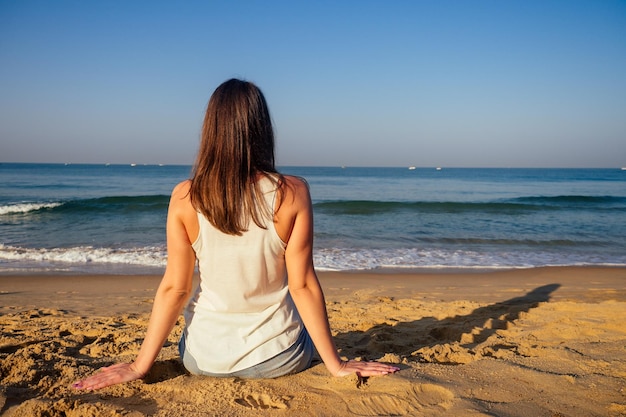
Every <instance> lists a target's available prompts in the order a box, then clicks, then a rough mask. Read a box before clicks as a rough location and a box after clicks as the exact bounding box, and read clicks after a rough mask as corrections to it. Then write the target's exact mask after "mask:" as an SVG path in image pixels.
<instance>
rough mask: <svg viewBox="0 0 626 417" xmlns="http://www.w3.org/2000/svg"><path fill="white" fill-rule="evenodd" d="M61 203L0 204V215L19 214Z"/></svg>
mask: <svg viewBox="0 0 626 417" xmlns="http://www.w3.org/2000/svg"><path fill="white" fill-rule="evenodd" d="M60 205H61V203H17V204H8V205H6V206H0V216H2V215H6V214H20V213H28V212H31V211H37V210H41V209H49V208H54V207H58V206H60Z"/></svg>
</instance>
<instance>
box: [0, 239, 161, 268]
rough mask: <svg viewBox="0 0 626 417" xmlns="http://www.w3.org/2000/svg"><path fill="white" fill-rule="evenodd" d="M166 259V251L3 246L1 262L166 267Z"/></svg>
mask: <svg viewBox="0 0 626 417" xmlns="http://www.w3.org/2000/svg"><path fill="white" fill-rule="evenodd" d="M166 259H167V255H166V252H165V250H164V249H163V248H156V247H145V248H132V249H112V248H94V247H90V246H78V247H73V248H52V249H25V248H16V247H12V246H5V245H3V244H0V260H5V261H21V262H26V263H29V264H33V263H40V264H45V263H50V262H53V263H66V264H74V265H75V264H90V263H100V264H106V263H108V264H123V265H141V266H150V267H164V266H165V264H166Z"/></svg>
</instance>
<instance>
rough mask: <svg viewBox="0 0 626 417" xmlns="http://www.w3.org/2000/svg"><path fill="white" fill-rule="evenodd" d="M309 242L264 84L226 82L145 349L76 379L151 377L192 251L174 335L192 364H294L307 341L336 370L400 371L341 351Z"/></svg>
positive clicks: (204, 368)
mask: <svg viewBox="0 0 626 417" xmlns="http://www.w3.org/2000/svg"><path fill="white" fill-rule="evenodd" d="M312 245H313V212H312V206H311V198H310V195H309V190H308V187H307V185H306V183H305V182H304V181H303V180H302V179H299V178H296V177H291V176H283V175H281V174H280V173H278V172H277V171H276V169H275V166H274V134H273V130H272V123H271V120H270V115H269V110H268V108H267V104H266V101H265V98H264V97H263V94H262V93H261V91H260V90H259V89H258V88H257V87H256V86H255V85H254V84H252V83H249V82H245V81H241V80H236V79H231V80H228V81H226V82H224V83H223V84H222V85H220V86H219V87H218V88H217V89H216V90H215V92H214V93H213V95H212V96H211V99H210V100H209V104H208V107H207V111H206V115H205V119H204V125H203V129H202V140H201V144H200V150H199V152H198V157H197V161H196V163H195V166H194V172H193V176H192V179H191V180H188V181H184V182H182V183H180V184H178V185H177V186H176V187H175V188H174V190H173V192H172V196H171V200H170V206H169V210H168V216H167V252H168V261H167V267H166V270H165V274H164V276H163V279H162V281H161V284H160V285H159V288H158V290H157V293H156V296H155V299H154V306H153V309H152V314H151V316H150V321H149V324H148V330H147V333H146V336H145V339H144V341H143V343H142V345H141V349H140V351H139V354H138V355H137V358H136V359H135V361H134V362H133V363H130V364H127V363H123V364H117V365H113V366H110V367H105V368H102V369H101V370H100V372H98V373H96V374H94V375H93V376H91V377H89V378H87V379H84V380H82V381H78V382H76V383H75V384H74V387H75V388H76V389H88V390H92V389H99V388H103V387H106V386H109V385H113V384H117V383H122V382H128V381H132V380H135V379H140V378H143V377H144V376H145V375H146V373H147V372H148V371H149V369H150V367H151V366H152V364H153V363H154V361H155V359H156V357H157V355H158V354H159V351H160V350H161V347H162V346H163V343H164V342H165V340H166V339H167V337H168V335H169V333H170V332H171V330H172V328H173V327H174V324H175V323H176V320H177V318H178V317H179V315H180V313H181V310H182V309H183V307H184V305H185V303H186V302H187V300H189V297H190V295H191V292H192V276H193V273H194V268H195V263H196V260H197V262H198V269H199V275H200V284H199V286H198V287H197V289H196V290H195V292H194V294H193V296H192V297H191V299H190V300H189V303H188V305H187V308H186V309H185V313H184V315H185V329H184V332H183V336H182V338H181V341H180V345H179V350H180V353H181V358H182V360H183V364H184V365H185V367H186V368H187V369H188V370H189V371H190V372H191V373H192V374H197V375H211V376H229V377H232V376H238V377H244V378H246V377H248V378H273V377H278V376H281V375H285V374H289V373H294V372H299V371H302V370H304V369H306V368H307V367H309V366H310V364H311V358H312V356H313V346H312V343H313V344H314V345H315V348H316V349H317V352H318V354H319V355H320V357H321V359H322V360H323V361H324V364H325V365H326V367H327V368H328V370H329V371H330V373H331V374H332V375H334V376H345V375H349V374H352V373H356V374H358V375H361V376H373V375H385V374H389V373H393V372H396V371H397V370H398V368H396V367H394V366H390V365H387V364H382V363H378V362H360V361H343V360H341V359H340V358H339V355H338V354H337V349H336V347H335V344H334V342H333V339H332V337H331V332H330V327H329V324H328V316H327V313H326V307H325V301H324V295H323V293H322V290H321V287H320V284H319V281H318V279H317V276H316V274H315V270H314V268H313V260H312ZM311 342H312V343H311Z"/></svg>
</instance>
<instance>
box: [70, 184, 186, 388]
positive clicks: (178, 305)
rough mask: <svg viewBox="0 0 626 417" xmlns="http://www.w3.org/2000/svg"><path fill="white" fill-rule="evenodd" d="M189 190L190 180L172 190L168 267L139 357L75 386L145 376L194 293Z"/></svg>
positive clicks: (101, 385) (98, 385)
mask: <svg viewBox="0 0 626 417" xmlns="http://www.w3.org/2000/svg"><path fill="white" fill-rule="evenodd" d="M187 190H188V184H187V183H181V184H179V185H178V186H177V187H176V188H175V189H174V191H173V192H172V197H171V199H170V206H169V209H168V215H167V255H168V259H167V267H166V269H165V274H164V275H163V279H162V280H161V283H160V285H159V288H158V290H157V293H156V295H155V298H154V304H153V307H152V313H151V315H150V321H149V323H148V330H147V332H146V336H145V338H144V341H143V343H142V344H141V349H140V350H139V354H138V355H137V358H136V359H135V361H134V362H133V363H130V364H129V363H121V364H117V365H113V366H109V367H104V368H101V369H100V371H99V372H98V373H96V374H94V375H92V376H90V377H89V378H86V379H84V380H81V381H78V382H76V383H74V384H73V385H72V386H73V387H74V388H76V389H86V390H93V389H99V388H104V387H107V386H109V385H114V384H119V383H122V382H128V381H133V380H135V379H140V378H143V377H144V376H145V375H146V374H147V373H148V371H149V370H150V368H151V367H152V364H153V363H154V361H155V360H156V357H157V356H158V354H159V352H160V351H161V348H162V346H163V343H165V340H166V339H167V337H168V336H169V334H170V332H171V331H172V328H173V327H174V325H175V324H176V321H177V320H178V317H179V316H180V313H181V310H182V309H183V307H184V305H185V303H186V302H187V299H188V298H189V295H190V293H191V287H192V279H193V271H194V267H195V254H194V252H193V249H192V248H191V242H190V239H189V236H188V233H187V228H186V227H185V223H186V222H187V224H188V223H189V219H190V218H191V215H192V214H193V215H194V216H195V212H194V211H193V209H192V208H191V204H190V203H189V201H188V197H187Z"/></svg>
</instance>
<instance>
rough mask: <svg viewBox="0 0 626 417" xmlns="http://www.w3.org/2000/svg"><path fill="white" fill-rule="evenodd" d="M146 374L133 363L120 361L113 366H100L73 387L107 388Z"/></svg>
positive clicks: (87, 388)
mask: <svg viewBox="0 0 626 417" xmlns="http://www.w3.org/2000/svg"><path fill="white" fill-rule="evenodd" d="M143 377H144V374H143V373H141V372H139V371H137V369H136V368H135V364H133V363H118V364H116V365H112V366H106V367H104V368H100V370H99V371H98V372H97V373H95V374H93V375H92V376H90V377H89V378H85V379H83V380H81V381H76V382H75V383H73V384H72V388H74V389H80V390H89V391H91V390H95V389H100V388H105V387H108V386H110V385H115V384H121V383H124V382H130V381H134V380H136V379H141V378H143Z"/></svg>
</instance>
